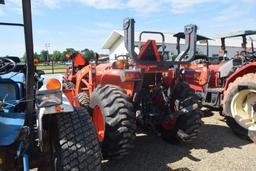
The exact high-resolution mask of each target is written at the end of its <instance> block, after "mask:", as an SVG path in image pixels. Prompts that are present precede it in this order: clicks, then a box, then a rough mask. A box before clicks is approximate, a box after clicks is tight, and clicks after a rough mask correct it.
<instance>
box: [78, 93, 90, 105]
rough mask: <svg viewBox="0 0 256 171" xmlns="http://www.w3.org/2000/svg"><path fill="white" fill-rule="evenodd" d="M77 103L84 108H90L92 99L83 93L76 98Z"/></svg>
mask: <svg viewBox="0 0 256 171" xmlns="http://www.w3.org/2000/svg"><path fill="white" fill-rule="evenodd" d="M76 99H77V101H78V102H79V103H80V105H81V106H82V107H84V108H86V109H87V108H88V107H89V104H90V98H89V96H88V94H87V93H86V92H81V93H79V94H78V95H77V96H76Z"/></svg>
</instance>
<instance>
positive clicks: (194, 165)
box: [103, 113, 256, 171]
mask: <svg viewBox="0 0 256 171" xmlns="http://www.w3.org/2000/svg"><path fill="white" fill-rule="evenodd" d="M203 121H204V122H205V124H204V126H203V128H202V130H201V133H200V138H199V139H198V140H197V141H196V143H195V144H194V145H189V146H184V145H183V146H182V145H170V144H167V143H165V142H164V141H162V140H161V138H159V137H156V136H155V135H150V134H149V135H146V134H139V136H138V137H137V143H136V148H135V150H134V151H133V152H132V154H131V155H130V156H129V157H127V158H126V159H123V160H120V161H118V162H107V161H105V162H104V164H103V166H104V171H120V170H121V171H144V170H145V171H167V170H176V169H178V170H179V169H180V170H181V168H186V169H184V170H186V171H201V170H203V171H216V170H218V171H221V170H223V171H224V170H225V171H231V170H232V171H235V170H237V171H255V170H256V144H252V143H250V142H248V141H245V140H241V139H239V138H238V137H237V136H235V135H234V134H233V133H232V132H231V130H230V129H229V128H228V127H227V125H226V124H225V122H223V117H221V116H219V115H218V114H217V113H215V115H214V116H211V117H206V118H204V119H203Z"/></svg>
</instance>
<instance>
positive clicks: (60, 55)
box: [52, 50, 64, 61]
mask: <svg viewBox="0 0 256 171" xmlns="http://www.w3.org/2000/svg"><path fill="white" fill-rule="evenodd" d="M63 56H64V55H63V53H61V52H60V51H58V50H55V51H53V54H52V58H53V60H54V61H62V59H63Z"/></svg>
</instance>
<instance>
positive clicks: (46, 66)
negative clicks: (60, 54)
mask: <svg viewBox="0 0 256 171" xmlns="http://www.w3.org/2000/svg"><path fill="white" fill-rule="evenodd" d="M53 68H54V69H66V68H68V66H67V65H54V66H53ZM37 69H38V70H51V69H52V66H51V65H38V66H37Z"/></svg>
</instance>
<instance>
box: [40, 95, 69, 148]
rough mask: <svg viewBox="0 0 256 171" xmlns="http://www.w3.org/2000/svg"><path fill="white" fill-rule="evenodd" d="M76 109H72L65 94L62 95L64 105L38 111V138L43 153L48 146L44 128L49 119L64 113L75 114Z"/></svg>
mask: <svg viewBox="0 0 256 171" xmlns="http://www.w3.org/2000/svg"><path fill="white" fill-rule="evenodd" d="M73 111H74V108H73V107H72V105H71V103H70V101H69V99H68V97H66V95H65V94H64V93H62V104H61V105H60V106H57V107H56V106H51V107H42V108H39V109H38V116H37V124H38V138H39V146H40V149H41V150H42V151H45V150H46V149H47V146H45V145H44V144H46V143H45V141H47V140H45V138H44V133H45V131H44V130H45V128H44V126H45V125H47V124H48V123H47V121H48V120H47V119H46V118H47V117H52V116H56V115H62V114H64V113H69V112H73Z"/></svg>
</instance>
